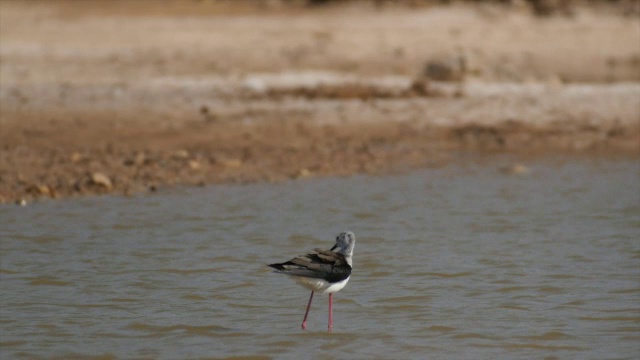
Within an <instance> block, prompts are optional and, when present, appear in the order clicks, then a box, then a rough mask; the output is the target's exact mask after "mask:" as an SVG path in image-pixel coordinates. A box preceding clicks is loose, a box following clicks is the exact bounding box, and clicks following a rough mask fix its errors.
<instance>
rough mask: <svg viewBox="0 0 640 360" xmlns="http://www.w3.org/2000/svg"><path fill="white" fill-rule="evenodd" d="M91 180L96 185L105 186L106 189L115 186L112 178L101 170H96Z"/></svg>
mask: <svg viewBox="0 0 640 360" xmlns="http://www.w3.org/2000/svg"><path fill="white" fill-rule="evenodd" d="M91 182H93V183H94V184H96V185H100V186H104V187H105V188H106V189H111V188H113V184H112V183H111V179H109V177H108V176H107V175H105V174H103V173H101V172H96V173H93V175H91Z"/></svg>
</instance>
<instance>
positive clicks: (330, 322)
mask: <svg viewBox="0 0 640 360" xmlns="http://www.w3.org/2000/svg"><path fill="white" fill-rule="evenodd" d="M332 328H333V294H329V331H331V329H332Z"/></svg>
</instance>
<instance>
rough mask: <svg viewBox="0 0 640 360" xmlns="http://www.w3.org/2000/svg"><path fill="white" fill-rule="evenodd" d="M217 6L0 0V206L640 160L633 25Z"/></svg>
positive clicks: (587, 16)
mask: <svg viewBox="0 0 640 360" xmlns="http://www.w3.org/2000/svg"><path fill="white" fill-rule="evenodd" d="M80 4H81V5H80ZM233 4H237V2H215V1H210V2H206V1H193V2H191V1H188V2H187V1H181V2H178V1H169V2H160V1H145V2H137V1H129V2H125V1H86V2H80V1H1V2H0V145H1V148H0V202H9V201H22V200H26V201H30V200H31V199H36V198H43V197H53V198H60V197H67V196H74V195H84V194H95V193H117V194H131V193H137V192H144V191H154V190H155V189H157V188H159V187H164V186H170V185H176V184H185V185H204V184H209V183H221V182H254V181H281V180H285V179H292V178H305V177H311V176H327V175H350V174H354V173H373V174H382V173H389V172H397V171H405V170H408V169H414V168H421V167H428V166H443V165H446V164H448V163H451V162H455V161H457V160H456V159H458V158H459V156H460V155H461V154H469V153H472V154H489V155H491V154H504V153H508V154H514V155H515V158H518V159H523V161H524V160H526V159H528V158H529V157H531V156H556V155H558V154H562V155H563V156H564V155H568V156H602V155H605V156H631V157H634V158H638V157H639V155H640V84H639V83H638V81H640V22H639V21H638V18H637V17H635V16H623V15H621V13H620V12H619V11H613V10H611V11H601V10H602V9H601V8H598V11H595V10H594V9H591V8H589V7H578V8H576V9H573V10H572V14H571V16H552V17H547V18H539V17H536V16H533V15H532V14H531V13H530V12H528V11H526V10H523V9H521V8H518V7H499V6H494V5H491V6H489V5H474V6H469V5H466V6H459V5H455V6H448V7H433V6H427V7H420V8H417V9H416V8H404V7H402V6H395V7H392V8H390V9H384V10H380V9H376V8H374V7H370V6H367V4H366V3H355V4H352V3H349V4H348V5H342V6H330V7H328V8H320V9H318V8H313V9H307V8H303V7H302V8H295V9H293V10H292V9H289V8H285V9H276V10H273V9H269V11H262V10H260V11H257V10H256V8H255V6H254V7H251V6H247V5H243V6H234V5H233ZM625 4H626V3H625ZM626 6H628V4H627V5H626Z"/></svg>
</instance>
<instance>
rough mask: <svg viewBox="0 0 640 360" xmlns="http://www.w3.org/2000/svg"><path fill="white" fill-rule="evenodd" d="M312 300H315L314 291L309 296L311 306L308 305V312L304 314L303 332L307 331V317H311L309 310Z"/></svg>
mask: <svg viewBox="0 0 640 360" xmlns="http://www.w3.org/2000/svg"><path fill="white" fill-rule="evenodd" d="M311 300H313V291H312V292H311V296H309V304H307V312H305V313H304V320H302V330H307V316H309V309H311Z"/></svg>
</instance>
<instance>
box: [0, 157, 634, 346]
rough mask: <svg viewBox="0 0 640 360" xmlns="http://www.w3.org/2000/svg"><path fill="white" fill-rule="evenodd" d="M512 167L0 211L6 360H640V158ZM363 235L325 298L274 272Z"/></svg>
mask: <svg viewBox="0 0 640 360" xmlns="http://www.w3.org/2000/svg"><path fill="white" fill-rule="evenodd" d="M509 161H510V160H509V159H493V160H491V161H488V162H487V161H485V162H483V163H482V164H473V163H472V162H469V163H467V164H464V162H463V165H458V166H450V167H446V168H442V169H430V170H425V171H421V172H416V173H411V174H405V175H396V176H386V177H366V176H354V177H350V178H340V179H319V180H306V181H296V182H288V183H283V184H260V185H245V186H214V187H207V188H198V189H174V190H168V191H160V193H158V194H156V195H152V196H145V197H135V198H119V197H92V198H85V199H75V200H64V201H55V202H53V201H52V202H42V203H36V204H31V205H29V206H27V207H24V208H21V207H17V206H2V207H0V217H1V220H2V226H1V242H0V245H1V248H0V250H1V262H0V269H1V272H0V276H1V278H0V285H1V288H0V330H1V336H0V341H1V343H0V345H1V347H0V355H1V356H0V357H1V358H2V359H12V358H51V357H65V358H66V357H79V356H81V355H83V356H102V357H101V358H163V359H177V358H207V357H226V356H232V355H243V356H249V355H263V356H264V357H265V358H271V357H272V358H301V357H314V358H430V359H451V358H456V359H475V358H504V359H531V358H538V359H541V358H563V359H564V358H580V359H603V358H616V359H632V358H637V356H638V354H640V240H639V239H640V183H639V179H640V166H639V164H638V163H637V162H634V161H625V160H615V161H611V160H608V161H599V160H589V161H586V160H572V161H568V162H558V161H550V160H544V161H543V160H540V161H536V162H532V163H529V164H528V165H529V166H530V168H531V173H529V174H528V175H523V176H514V175H505V174H503V173H501V172H499V171H498V170H497V168H498V167H499V166H500V165H501V164H502V163H508V162H509ZM345 229H350V230H352V231H354V232H355V234H356V236H357V245H356V249H355V263H354V269H355V270H354V271H355V272H354V275H353V276H352V279H351V282H350V283H349V285H348V286H347V287H346V288H345V289H344V290H343V291H341V292H340V293H338V294H337V295H336V296H335V304H334V326H335V327H334V331H333V332H332V333H327V331H326V326H327V297H326V296H316V298H315V299H314V304H313V306H312V309H311V314H310V318H309V322H308V323H309V330H308V331H306V332H304V331H301V330H300V329H299V326H300V322H301V320H302V315H303V313H304V308H305V305H306V301H307V299H308V295H309V294H308V292H307V291H306V290H304V289H303V288H300V287H298V286H297V285H296V284H295V283H294V282H292V281H290V280H289V279H287V278H285V277H283V276H278V275H276V274H273V273H271V272H270V271H269V269H268V268H266V267H265V266H264V264H266V263H269V262H271V261H277V260H286V259H288V258H289V257H290V256H291V255H296V254H298V253H300V252H303V251H306V250H310V249H312V248H314V247H326V248H328V247H330V246H331V245H332V239H333V237H334V236H335V235H336V234H337V233H338V232H340V231H342V230H345Z"/></svg>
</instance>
